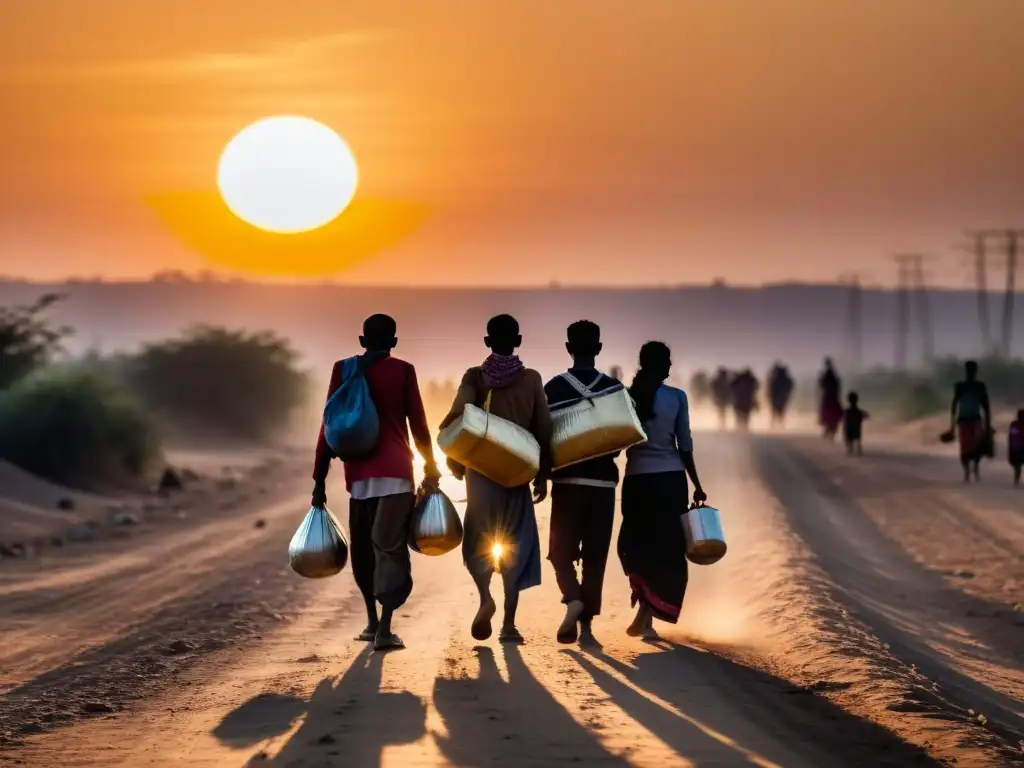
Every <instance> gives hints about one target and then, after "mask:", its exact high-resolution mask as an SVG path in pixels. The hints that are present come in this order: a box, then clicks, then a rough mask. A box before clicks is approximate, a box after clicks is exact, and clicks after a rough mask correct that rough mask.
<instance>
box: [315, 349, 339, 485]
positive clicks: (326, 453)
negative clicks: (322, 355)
mask: <svg viewBox="0 0 1024 768" xmlns="http://www.w3.org/2000/svg"><path fill="white" fill-rule="evenodd" d="M342 367H343V363H342V361H341V360H339V361H338V362H336V363H335V364H334V368H332V369H331V383H330V384H329V385H328V387H327V397H325V398H324V403H326V402H327V401H328V400H330V399H331V395H333V394H334V393H335V392H337V391H338V387H340V386H341V373H342ZM333 458H334V451H332V450H331V446H329V445H328V444H327V438H325V437H324V422H323V419H321V420H320V433H319V434H318V435H317V438H316V458H314V460H313V482H314V493H313V496H314V503H317V500H318V499H319V500H320V501H319V503H321V504H322V503H326V495H325V494H324V493H323V488H324V486H325V485H326V483H327V473H328V472H329V471H330V469H331V459H333ZM318 491H319V493H318Z"/></svg>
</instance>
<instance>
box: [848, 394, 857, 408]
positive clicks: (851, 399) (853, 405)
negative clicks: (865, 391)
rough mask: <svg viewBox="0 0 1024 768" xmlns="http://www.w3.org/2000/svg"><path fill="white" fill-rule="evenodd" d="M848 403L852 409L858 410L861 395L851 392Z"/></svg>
mask: <svg viewBox="0 0 1024 768" xmlns="http://www.w3.org/2000/svg"><path fill="white" fill-rule="evenodd" d="M846 402H848V403H849V404H850V407H851V408H856V407H857V403H859V402H860V395H858V394H857V393H856V392H851V393H850V394H848V395H847V396H846Z"/></svg>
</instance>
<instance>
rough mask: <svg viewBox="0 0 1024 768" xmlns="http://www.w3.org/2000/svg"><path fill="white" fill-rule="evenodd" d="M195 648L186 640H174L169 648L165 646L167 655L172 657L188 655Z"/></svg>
mask: <svg viewBox="0 0 1024 768" xmlns="http://www.w3.org/2000/svg"><path fill="white" fill-rule="evenodd" d="M195 649H196V647H195V646H194V645H192V643H190V642H188V641H187V640H175V641H174V642H173V643H171V644H170V645H169V646H167V651H166V652H167V653H168V654H169V655H172V656H177V655H180V654H182V653H189V652H190V651H194V650H195Z"/></svg>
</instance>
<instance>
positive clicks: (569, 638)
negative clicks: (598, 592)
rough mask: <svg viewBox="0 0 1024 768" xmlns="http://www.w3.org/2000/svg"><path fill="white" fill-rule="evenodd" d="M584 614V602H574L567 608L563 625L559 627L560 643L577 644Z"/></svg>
mask: <svg viewBox="0 0 1024 768" xmlns="http://www.w3.org/2000/svg"><path fill="white" fill-rule="evenodd" d="M582 614H583V601H582V600H573V601H572V602H570V603H569V604H568V605H566V606H565V618H564V619H562V623H561V625H560V626H559V627H558V634H557V635H556V637H557V638H558V642H560V643H565V644H568V643H575V642H576V638H577V637H578V632H579V626H578V625H579V620H580V616H581V615H582Z"/></svg>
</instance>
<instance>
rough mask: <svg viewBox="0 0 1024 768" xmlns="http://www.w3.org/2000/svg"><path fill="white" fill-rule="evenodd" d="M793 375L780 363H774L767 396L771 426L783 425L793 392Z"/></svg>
mask: <svg viewBox="0 0 1024 768" xmlns="http://www.w3.org/2000/svg"><path fill="white" fill-rule="evenodd" d="M793 387H794V382H793V377H792V376H791V375H790V373H789V369H788V368H787V367H786V366H785V365H783V364H782V363H776V364H775V366H774V367H773V368H772V372H771V375H770V378H769V382H768V390H769V397H770V399H771V406H772V421H771V424H772V426H773V427H774V426H779V427H782V426H785V423H786V409H787V408H788V407H789V399H790V397H791V396H792V394H793Z"/></svg>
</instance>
